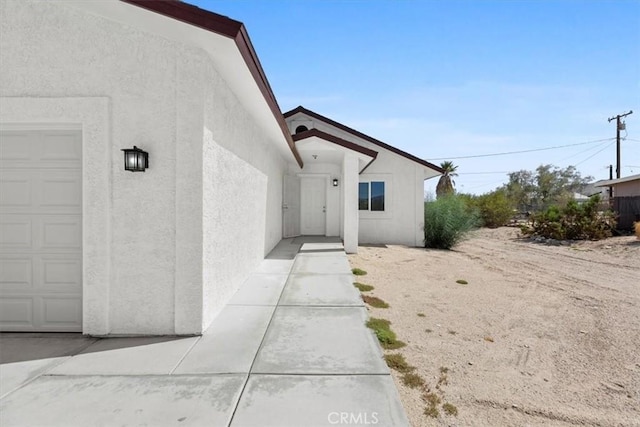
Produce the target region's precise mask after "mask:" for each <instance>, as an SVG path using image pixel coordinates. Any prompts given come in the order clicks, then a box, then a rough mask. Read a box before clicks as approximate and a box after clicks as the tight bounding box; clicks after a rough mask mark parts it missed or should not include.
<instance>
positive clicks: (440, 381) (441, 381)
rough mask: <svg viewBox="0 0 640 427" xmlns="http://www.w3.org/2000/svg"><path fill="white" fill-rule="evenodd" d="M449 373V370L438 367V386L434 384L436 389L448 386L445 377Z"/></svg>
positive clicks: (444, 367)
mask: <svg viewBox="0 0 640 427" xmlns="http://www.w3.org/2000/svg"><path fill="white" fill-rule="evenodd" d="M448 372H449V368H447V367H446V366H441V367H440V378H438V384H436V388H437V389H440V386H443V385H447V384H449V380H448V377H447V373H448Z"/></svg>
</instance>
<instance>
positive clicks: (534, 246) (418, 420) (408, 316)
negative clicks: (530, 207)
mask: <svg viewBox="0 0 640 427" xmlns="http://www.w3.org/2000/svg"><path fill="white" fill-rule="evenodd" d="M517 235H518V230H517V229H513V228H506V227H505V228H500V229H496V230H488V229H482V230H479V231H477V232H476V233H475V234H474V235H473V236H472V237H471V238H470V239H469V240H466V241H465V242H463V243H461V244H460V245H459V246H457V247H456V248H455V250H452V251H439V250H425V249H420V248H409V247H404V246H387V247H376V246H364V247H360V248H359V253H358V254H357V255H351V256H350V257H349V259H350V262H351V265H352V267H359V268H361V269H364V270H366V271H367V272H368V274H367V275H366V276H363V277H361V278H360V281H361V282H363V283H366V284H369V285H373V286H374V287H375V289H374V290H373V291H371V292H368V294H370V295H374V296H377V297H379V298H382V299H383V300H384V301H386V302H388V303H389V304H390V308H388V309H376V308H369V310H370V315H371V316H374V317H382V318H386V319H388V320H390V321H391V323H392V325H391V327H392V329H393V330H394V331H395V332H396V333H397V335H398V338H399V339H400V340H402V341H404V342H406V343H407V346H406V347H405V348H402V349H400V350H398V351H399V352H401V353H402V354H403V355H404V356H405V358H406V359H407V361H408V363H409V364H411V365H413V366H415V367H416V368H417V370H416V372H417V373H418V374H419V375H421V376H422V377H423V378H424V379H425V380H426V381H427V387H428V388H429V389H430V390H431V391H433V392H436V393H437V394H438V395H439V396H441V398H442V402H443V403H444V402H448V403H451V404H453V405H455V406H456V407H457V409H458V412H459V413H458V416H451V415H444V414H442V412H443V411H442V408H441V407H440V413H441V415H440V417H439V418H437V419H436V418H431V417H427V416H425V415H424V413H423V411H424V408H425V403H424V401H423V400H422V398H421V396H422V393H423V390H421V389H410V388H407V387H406V386H404V385H403V384H402V382H401V381H400V376H399V374H397V373H394V378H395V380H396V384H397V385H398V389H399V391H400V395H401V398H402V401H403V404H404V406H405V408H406V410H407V413H408V416H409V419H410V420H411V423H412V425H414V426H483V425H486V426H525V425H526V426H570V425H587V426H589V425H602V426H622V425H624V426H640V241H638V240H637V239H636V238H635V237H616V238H610V239H607V240H603V241H599V242H577V243H572V244H570V245H561V246H549V245H545V244H540V243H533V242H531V241H528V240H521V239H518V238H517ZM459 279H463V280H466V281H467V282H468V284H466V285H462V284H458V283H456V281H457V280H459ZM419 313H421V314H424V316H422V315H420V316H419V315H418V314H419ZM398 351H385V353H387V354H388V353H396V352H398ZM441 367H443V368H448V369H449V371H448V373H447V374H446V376H447V379H446V382H445V383H443V384H441V385H440V387H439V388H436V387H435V386H436V384H437V381H438V379H439V378H440V376H441V374H440V368H441Z"/></svg>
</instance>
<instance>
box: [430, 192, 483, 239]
mask: <svg viewBox="0 0 640 427" xmlns="http://www.w3.org/2000/svg"><path fill="white" fill-rule="evenodd" d="M478 222H479V219H478V214H477V212H476V211H475V210H473V209H469V207H468V206H467V204H466V203H465V201H464V199H463V198H461V197H459V196H456V195H450V196H445V197H440V198H438V199H437V200H436V201H433V202H427V203H425V206H424V244H425V247H427V248H435V249H451V248H452V247H453V246H455V245H456V244H457V243H459V242H460V240H462V239H463V238H464V237H465V235H466V234H467V233H468V232H469V231H471V230H472V229H473V228H475V227H477V225H478Z"/></svg>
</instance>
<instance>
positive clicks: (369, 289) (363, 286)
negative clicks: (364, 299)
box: [353, 282, 374, 292]
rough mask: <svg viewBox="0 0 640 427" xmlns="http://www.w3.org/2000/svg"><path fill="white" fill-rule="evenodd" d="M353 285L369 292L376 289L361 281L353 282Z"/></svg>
mask: <svg viewBox="0 0 640 427" xmlns="http://www.w3.org/2000/svg"><path fill="white" fill-rule="evenodd" d="M353 286H355V287H356V288H358V290H359V291H360V292H369V291H372V290H373V289H374V288H373V286H371V285H365V284H364V283H360V282H353Z"/></svg>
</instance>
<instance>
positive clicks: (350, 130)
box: [283, 105, 444, 174]
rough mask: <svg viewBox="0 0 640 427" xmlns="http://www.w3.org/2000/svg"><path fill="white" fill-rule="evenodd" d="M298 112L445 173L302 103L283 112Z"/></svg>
mask: <svg viewBox="0 0 640 427" xmlns="http://www.w3.org/2000/svg"><path fill="white" fill-rule="evenodd" d="M298 113H302V114H306V115H308V116H310V117H313V118H315V119H318V120H321V121H323V122H325V123H327V124H329V125H331V126H334V127H336V128H338V129H340V130H342V131H344V132H347V133H350V134H351V135H353V136H356V137H358V138H362V139H364V140H365V141H368V142H370V143H372V144H375V145H378V146H380V147H382V148H384V149H386V150H388V151H391V152H392V153H395V154H398V155H399V156H402V157H405V158H407V159H409V160H411V161H413V162H415V163H418V164H420V165H422V166H424V167H427V168H429V169H433V170H435V171H436V172H438V173H441V174H442V173H444V169H442V168H441V167H440V166H437V165H434V164H433V163H430V162H428V161H426V160H423V159H421V158H419V157H416V156H414V155H413V154H410V153H407V152H406V151H403V150H400V149H399V148H396V147H394V146H392V145H389V144H386V143H384V142H382V141H380V140H378V139H375V138H373V137H371V136H369V135H366V134H364V133H362V132H359V131H357V130H355V129H353V128H350V127H349V126H346V125H343V124H342V123H339V122H336V121H335V120H332V119H330V118H328V117H325V116H323V115H321V114H318V113H316V112H314V111H311V110H308V109H306V108H304V107H303V106H301V105H300V106H298V107H296V108H294V109H293V110H290V111H287V112H286V113H284V114H283V116H284V118H288V117H291V116H293V115H295V114H298Z"/></svg>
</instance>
